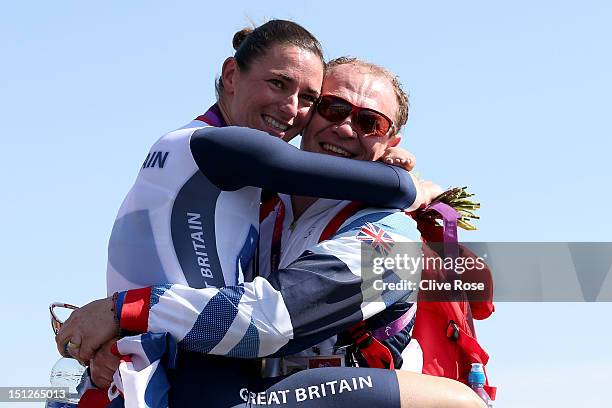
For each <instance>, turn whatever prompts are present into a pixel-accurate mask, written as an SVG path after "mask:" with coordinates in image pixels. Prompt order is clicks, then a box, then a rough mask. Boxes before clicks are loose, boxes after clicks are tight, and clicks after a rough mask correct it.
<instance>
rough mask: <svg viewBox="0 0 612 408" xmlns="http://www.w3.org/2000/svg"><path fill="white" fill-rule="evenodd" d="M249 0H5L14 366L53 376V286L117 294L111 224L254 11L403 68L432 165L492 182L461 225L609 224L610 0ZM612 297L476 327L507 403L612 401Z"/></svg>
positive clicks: (502, 309)
mask: <svg viewBox="0 0 612 408" xmlns="http://www.w3.org/2000/svg"><path fill="white" fill-rule="evenodd" d="M233 3H234V4H230V3H227V2H217V5H215V6H210V5H208V4H209V3H205V2H180V3H178V4H176V3H173V5H169V3H167V2H160V1H148V2H143V1H135V2H129V4H126V3H125V2H119V1H110V2H104V4H101V3H100V4H97V5H96V4H91V3H88V2H77V1H65V2H53V3H47V2H38V3H34V2H27V1H22V2H9V3H7V4H5V5H4V6H3V10H2V13H0V52H1V55H2V64H0V128H1V130H0V135H1V138H2V150H1V152H2V154H1V156H0V157H1V158H2V159H1V160H0V185H1V186H2V191H3V194H2V199H1V200H0V214H2V221H1V224H0V225H1V231H2V238H1V239H2V245H1V246H0V248H1V249H0V251H1V252H0V256H1V257H0V259H1V260H2V271H3V277H4V281H5V293H4V295H3V296H2V300H1V302H2V303H1V306H2V323H3V326H4V330H5V335H4V336H3V337H2V339H3V340H2V349H3V350H4V352H3V358H2V361H3V363H4V369H3V370H2V372H1V373H0V386H8V385H15V386H17V385H19V386H26V385H46V384H48V373H49V371H50V369H51V366H52V364H53V363H54V361H55V360H56V359H57V355H56V352H55V348H54V343H53V336H52V333H51V329H50V325H49V321H48V320H49V318H48V313H47V310H46V308H47V306H48V304H49V303H50V302H51V301H54V300H61V301H66V302H72V303H76V304H83V303H86V302H87V301H89V300H90V299H92V298H97V297H101V296H102V295H104V293H105V290H104V285H105V279H104V274H105V267H106V260H105V258H106V245H107V240H108V236H109V234H110V230H111V226H112V223H113V220H114V217H115V214H116V211H117V209H118V208H119V205H120V203H121V200H122V198H123V196H124V194H125V193H126V192H127V190H128V189H129V187H130V185H131V183H132V182H133V180H134V177H135V175H136V172H137V170H138V168H139V165H140V163H141V162H142V159H143V157H144V156H145V155H146V152H147V150H148V148H149V146H150V144H151V143H152V142H153V141H154V140H155V139H157V137H159V136H160V135H161V134H163V133H164V132H166V131H169V130H171V129H174V128H176V127H178V126H180V125H182V124H184V123H186V122H187V121H188V120H190V119H191V118H193V117H194V116H195V115H197V114H199V113H201V112H202V111H203V109H205V108H206V107H207V106H209V105H210V104H211V102H212V101H213V98H214V93H213V80H214V78H215V76H216V75H217V74H218V73H219V71H220V66H221V63H222V61H223V60H224V58H225V57H227V56H229V55H231V52H232V49H231V37H232V35H233V33H234V32H235V31H237V30H238V29H240V28H242V27H243V26H245V25H247V24H248V22H249V19H252V20H254V21H255V22H257V23H261V22H263V21H264V20H265V19H266V18H272V17H276V18H291V19H294V20H296V21H297V22H299V23H301V24H303V25H304V26H305V27H307V28H308V29H310V30H311V31H312V32H313V33H314V34H315V35H316V36H317V37H318V38H319V39H320V40H321V42H322V43H323V45H324V48H325V52H326V55H327V56H328V57H336V56H340V55H345V54H352V55H355V56H359V57H361V58H363V59H366V60H371V61H373V62H377V63H379V64H381V65H384V66H386V67H388V68H390V69H392V70H393V71H395V72H396V73H397V74H399V75H400V77H401V79H402V82H403V84H404V86H405V88H406V89H407V90H408V91H409V92H410V95H411V106H412V110H411V117H410V120H409V124H408V126H407V127H406V128H405V130H404V134H405V136H404V141H403V146H404V147H406V148H408V149H410V150H411V151H412V152H414V153H415V154H416V156H417V158H418V170H419V171H420V173H421V175H422V176H424V177H426V178H428V179H433V180H435V181H437V182H438V183H440V184H441V185H443V186H451V185H464V184H467V185H469V186H470V188H471V190H472V191H474V192H477V193H478V198H479V200H480V201H481V202H482V205H483V208H482V211H481V215H482V222H480V223H479V227H480V230H479V231H477V232H473V233H464V234H463V238H465V239H469V240H473V241H477V240H481V241H610V240H611V238H612V220H611V218H610V217H609V216H608V215H607V214H605V212H604V211H605V210H606V209H609V208H610V204H609V203H610V202H611V201H612V193H611V190H610V188H609V185H610V178H611V177H610V174H611V173H612V172H611V171H610V169H609V166H610V160H609V155H610V150H611V147H612V143H611V142H610V137H611V136H612V124H611V119H610V117H611V116H610V108H611V103H610V95H612V75H611V73H612V53H611V52H610V38H612V27H611V25H610V21H611V20H612V6H611V5H610V4H609V3H608V2H605V1H599V2H596V1H583V2H568V1H538V2H532V1H523V0H520V1H512V2H509V1H508V2H504V3H501V2H490V1H469V2H454V1H442V2H416V1H409V2H393V1H382V0H380V1H377V2H369V3H360V2H351V3H337V2H330V1H325V2H309V3H307V4H306V3H301V2H294V3H293V4H291V3H289V2H269V1H268V2H267V1H261V2H258V5H257V6H255V5H253V4H252V2H243V3H239V2H233ZM290 4H291V5H290ZM611 315H612V304H610V303H608V304H604V303H594V304H579V303H555V304H510V303H505V304H498V311H497V313H496V315H495V316H494V318H492V319H490V320H489V321H486V322H483V323H482V324H481V325H480V333H479V334H480V338H481V340H482V343H483V344H484V345H485V346H486V347H487V349H488V351H489V352H490V354H491V356H492V359H491V363H490V374H491V379H492V380H493V381H494V382H495V383H496V384H497V385H499V387H500V391H499V393H500V394H499V402H498V404H497V406H499V407H515V406H521V407H532V406H533V407H535V406H559V407H570V406H578V405H581V406H586V405H587V403H585V401H591V402H592V405H590V406H598V407H603V406H609V404H610V403H609V399H608V397H607V396H606V395H605V391H606V390H607V389H608V388H609V385H610V383H609V382H610V373H609V367H610V366H611V365H612V351H611V347H612V346H610V345H611V344H612V326H611V325H610V324H608V323H607V321H608V320H609V317H610V316H611ZM606 386H607V387H606ZM581 394H585V395H583V396H581ZM604 397H605V398H604ZM581 400H582V401H583V403H580V404H579V403H578V401H581ZM39 405H40V404H39ZM25 406H26V405H24V407H25Z"/></svg>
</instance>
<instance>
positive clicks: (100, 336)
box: [55, 297, 119, 363]
mask: <svg viewBox="0 0 612 408" xmlns="http://www.w3.org/2000/svg"><path fill="white" fill-rule="evenodd" d="M113 310H114V304H113V299H112V298H110V297H109V298H106V299H100V300H95V301H93V302H91V303H88V304H86V305H85V306H83V307H82V308H80V309H77V310H75V311H74V312H72V314H71V315H70V317H69V318H68V320H66V323H64V324H63V325H62V328H61V329H60V331H59V333H58V334H57V336H55V342H56V344H57V350H58V351H59V353H60V354H61V355H63V356H66V354H65V353H66V352H68V354H70V356H72V357H74V358H76V359H77V360H79V361H80V362H81V363H83V362H87V361H89V360H91V359H92V358H93V356H94V353H95V351H96V350H98V349H99V348H100V346H102V344H104V343H106V342H107V341H109V340H110V339H112V338H114V337H116V336H118V335H119V325H118V323H117V321H116V318H115V312H114V311H113Z"/></svg>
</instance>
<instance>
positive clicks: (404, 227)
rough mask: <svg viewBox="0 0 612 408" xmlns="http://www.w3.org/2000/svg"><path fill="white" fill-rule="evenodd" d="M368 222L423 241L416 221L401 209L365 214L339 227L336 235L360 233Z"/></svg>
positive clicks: (417, 240)
mask: <svg viewBox="0 0 612 408" xmlns="http://www.w3.org/2000/svg"><path fill="white" fill-rule="evenodd" d="M367 222H371V223H372V224H375V225H376V226H378V227H381V228H383V229H385V230H386V231H391V232H393V233H395V234H399V235H402V236H404V237H406V239H411V240H413V241H415V242H420V241H421V235H420V233H419V231H418V229H417V228H416V222H415V221H414V220H413V219H412V218H411V217H410V216H408V215H406V214H404V213H403V212H401V211H396V212H388V211H384V212H383V211H381V212H375V213H369V214H365V215H363V216H361V217H359V218H356V219H354V220H353V221H351V222H350V223H349V224H347V225H345V226H343V227H342V228H340V229H338V231H337V232H336V234H335V235H334V236H338V235H342V234H346V233H348V232H350V231H351V230H354V232H355V233H358V232H359V230H360V229H361V227H363V226H364V225H365V224H366V223H367Z"/></svg>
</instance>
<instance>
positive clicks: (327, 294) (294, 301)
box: [268, 251, 363, 355]
mask: <svg viewBox="0 0 612 408" xmlns="http://www.w3.org/2000/svg"><path fill="white" fill-rule="evenodd" d="M306 271H308V273H306ZM278 272H279V273H275V274H272V275H271V276H270V277H269V278H268V281H270V283H271V284H272V286H273V287H274V288H275V289H277V290H280V292H281V294H282V297H283V299H285V305H286V307H287V310H288V311H289V315H290V316H291V324H292V326H293V337H294V340H291V341H289V343H288V344H287V345H285V346H284V347H282V348H281V349H280V350H279V351H278V353H276V354H278V355H287V354H292V353H296V352H299V351H302V350H304V349H305V348H307V347H310V346H313V345H315V344H317V343H320V342H321V341H323V340H325V339H327V338H329V337H331V336H333V335H334V334H336V333H337V332H338V331H339V330H340V329H341V328H345V327H349V326H351V325H352V324H355V323H357V322H359V321H361V320H362V319H363V313H362V311H361V303H362V302H363V294H362V288H361V277H359V276H356V275H355V274H354V273H353V272H351V270H350V269H349V268H348V266H346V264H345V263H344V262H342V261H341V260H340V259H338V258H336V257H335V256H333V255H331V254H314V253H312V252H310V251H306V252H304V253H303V254H302V255H301V256H300V257H299V258H298V259H297V260H296V261H295V262H293V263H291V265H289V267H287V268H284V269H281V270H279V271H278ZM313 293H316V294H317V296H316V297H315V298H313V296H312V294H313ZM321 299H324V300H325V301H324V302H320V300H321Z"/></svg>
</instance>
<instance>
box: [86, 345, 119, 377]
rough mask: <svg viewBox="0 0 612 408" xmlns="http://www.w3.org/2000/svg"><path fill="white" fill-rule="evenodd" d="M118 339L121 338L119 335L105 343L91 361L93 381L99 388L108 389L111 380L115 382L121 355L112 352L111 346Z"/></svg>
mask: <svg viewBox="0 0 612 408" xmlns="http://www.w3.org/2000/svg"><path fill="white" fill-rule="evenodd" d="M117 340H119V337H115V338H114V339H111V340H109V341H107V342H106V343H104V344H103V345H102V347H101V348H100V349H99V350H98V351H96V354H95V355H94V357H93V358H92V359H91V361H90V362H89V374H90V375H91V381H93V383H94V384H95V385H96V386H97V387H98V388H101V389H106V388H108V387H110V384H111V382H113V374H114V373H115V371H117V369H118V368H119V357H117V356H116V355H114V354H113V353H111V347H112V346H113V345H114V344H115V343H116V342H117Z"/></svg>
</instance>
